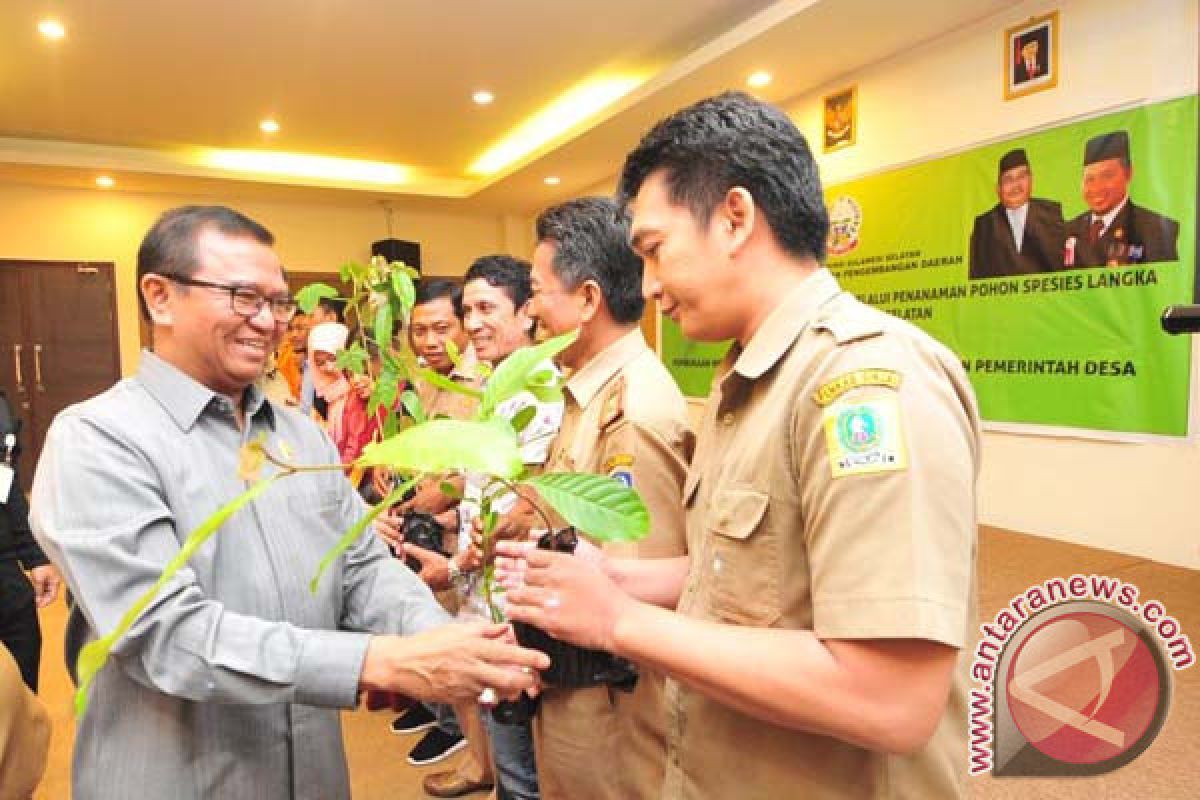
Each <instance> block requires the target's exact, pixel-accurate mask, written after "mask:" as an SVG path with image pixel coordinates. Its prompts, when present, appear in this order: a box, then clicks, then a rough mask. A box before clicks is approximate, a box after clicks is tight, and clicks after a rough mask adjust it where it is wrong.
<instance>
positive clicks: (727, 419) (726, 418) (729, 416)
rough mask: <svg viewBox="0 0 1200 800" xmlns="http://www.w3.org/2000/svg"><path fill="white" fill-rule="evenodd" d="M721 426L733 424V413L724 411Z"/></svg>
mask: <svg viewBox="0 0 1200 800" xmlns="http://www.w3.org/2000/svg"><path fill="white" fill-rule="evenodd" d="M721 424H722V425H732V424H733V412H732V411H726V412H725V413H724V414H722V415H721Z"/></svg>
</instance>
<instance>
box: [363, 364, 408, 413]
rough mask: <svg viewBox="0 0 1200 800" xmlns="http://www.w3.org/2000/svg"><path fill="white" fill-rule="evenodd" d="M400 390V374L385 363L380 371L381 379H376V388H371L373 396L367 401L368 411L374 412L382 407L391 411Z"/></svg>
mask: <svg viewBox="0 0 1200 800" xmlns="http://www.w3.org/2000/svg"><path fill="white" fill-rule="evenodd" d="M399 390H400V376H399V375H397V374H396V373H395V371H394V370H392V369H390V368H389V367H388V365H386V364H385V365H384V367H383V369H382V370H380V372H379V380H377V381H375V388H374V389H372V390H371V398H370V399H369V400H368V401H367V413H368V414H374V413H375V411H376V410H377V409H379V408H380V407H383V408H384V409H387V410H388V411H391V409H392V408H393V407H394V406H395V405H396V393H397V392H398V391H399Z"/></svg>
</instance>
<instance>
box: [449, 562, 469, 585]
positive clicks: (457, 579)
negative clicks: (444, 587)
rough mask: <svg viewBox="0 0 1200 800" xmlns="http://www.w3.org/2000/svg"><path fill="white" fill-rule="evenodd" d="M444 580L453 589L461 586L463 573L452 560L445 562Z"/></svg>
mask: <svg viewBox="0 0 1200 800" xmlns="http://www.w3.org/2000/svg"><path fill="white" fill-rule="evenodd" d="M446 578H447V579H448V580H449V581H450V585H451V586H453V587H454V588H458V587H459V586H462V584H463V580H464V578H465V576H464V575H463V571H462V570H461V569H459V567H458V562H457V561H455V560H454V559H453V558H450V559H447V560H446Z"/></svg>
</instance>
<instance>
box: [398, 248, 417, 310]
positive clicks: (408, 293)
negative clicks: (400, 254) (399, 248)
mask: <svg viewBox="0 0 1200 800" xmlns="http://www.w3.org/2000/svg"><path fill="white" fill-rule="evenodd" d="M397 266H399V267H400V269H396V270H395V271H394V272H392V291H393V292H395V293H396V297H397V299H399V300H400V305H401V306H402V307H403V308H404V317H405V318H406V319H407V318H408V315H409V314H411V313H412V309H413V304H414V303H415V302H416V301H417V287H416V286H415V285H414V284H413V279H412V276H411V275H409V274H408V272H407V271H406V270H407V267H405V265H404V264H402V263H400V262H396V261H394V262H392V267H397Z"/></svg>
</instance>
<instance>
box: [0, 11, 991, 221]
mask: <svg viewBox="0 0 1200 800" xmlns="http://www.w3.org/2000/svg"><path fill="white" fill-rule="evenodd" d="M1006 5H1010V3H1009V2H1006V0H908V1H907V2H905V3H892V2H884V1H883V0H781V1H780V2H770V0H654V2H646V1H645V0H605V2H604V3H593V2H585V1H584V0H566V1H564V0H447V1H446V2H441V3H430V2H404V1H403V0H356V1H355V2H345V0H254V1H253V2H247V0H202V1H201V0H170V2H154V1H152V0H105V2H103V3H96V2H94V0H48V2H41V1H39V2H27V1H26V0H8V2H5V3H3V4H0V181H5V180H7V181H14V182H21V183H34V184H48V185H59V186H89V187H92V188H95V184H94V180H95V177H96V175H98V174H100V173H101V172H103V173H105V174H108V175H111V176H113V177H114V178H115V179H116V181H117V186H116V189H115V190H116V191H120V190H126V191H150V192H175V193H179V192H190V193H201V194H229V193H237V194H239V195H259V196H274V197H294V198H297V199H313V198H318V197H319V198H322V199H325V200H328V201H333V202H341V203H349V204H357V203H374V202H378V201H379V200H380V199H381V198H386V199H389V200H393V201H395V202H396V203H397V204H401V205H413V204H415V205H424V206H432V207H442V208H461V209H463V210H464V211H482V210H488V211H495V212H504V213H525V212H528V211H531V210H533V209H536V208H538V207H540V206H544V205H546V204H547V203H549V202H553V201H555V200H557V199H560V198H562V197H566V196H570V195H571V194H573V193H577V192H578V191H580V190H582V189H584V188H586V187H588V186H591V185H594V184H595V183H597V182H598V181H601V180H604V179H605V178H606V177H608V176H611V175H612V174H613V173H615V172H616V171H617V169H618V168H619V166H620V163H621V159H622V157H623V155H624V153H625V152H626V151H628V149H629V148H630V147H631V146H632V145H633V144H634V143H635V142H636V141H637V139H638V137H639V136H640V134H641V133H642V132H644V131H645V130H646V129H647V127H648V126H649V125H651V124H652V123H653V122H654V121H655V120H656V119H658V118H660V117H661V116H663V115H664V114H666V113H669V112H670V111H671V110H673V109H675V108H678V107H680V106H682V105H684V104H686V103H689V102H692V101H694V100H696V99H699V98H700V97H703V96H706V95H708V94H711V93H713V92H716V91H720V90H722V89H726V88H745V79H746V76H748V75H749V74H750V73H751V72H753V71H755V70H758V69H765V70H768V71H770V72H771V73H772V75H773V80H772V82H771V83H770V84H769V85H768V86H766V87H765V88H762V89H758V90H756V91H758V93H759V94H760V95H762V96H764V97H766V98H767V99H770V100H773V101H783V100H787V99H789V98H792V97H796V96H798V95H800V94H802V93H804V92H805V91H808V90H810V89H812V88H814V87H817V86H820V85H822V84H824V83H826V82H828V81H830V80H832V79H834V78H836V77H837V76H838V75H841V74H844V73H848V72H851V71H853V70H855V69H858V68H860V67H862V66H864V65H866V64H870V63H874V62H876V61H879V60H881V59H884V58H887V57H889V56H891V55H893V54H895V53H897V52H900V51H901V50H903V49H908V48H911V47H913V46H914V45H915V44H919V43H921V42H924V41H927V40H929V39H930V38H933V37H936V36H938V35H940V34H942V33H945V32H946V31H948V30H950V29H953V28H956V27H960V26H962V25H965V24H969V23H971V22H973V21H975V20H977V19H979V18H981V17H983V16H986V15H988V14H991V13H994V12H995V11H997V10H999V9H1000V8H1003V7H1005V6H1006ZM47 17H53V18H55V19H57V20H59V21H60V22H61V23H62V24H63V25H64V26H65V28H66V36H65V37H64V38H63V39H61V40H59V41H49V40H47V39H45V38H44V37H43V36H41V35H40V34H39V33H38V30H37V25H38V22H39V21H40V20H42V19H45V18H47ZM480 89H486V90H488V91H491V92H493V93H494V95H495V101H494V102H493V103H492V104H490V105H487V106H479V105H476V104H475V103H473V102H472V99H471V95H472V93H473V92H474V91H476V90H480ZM581 91H583V92H585V93H587V95H588V97H590V98H591V99H592V100H594V103H593V104H592V106H591V107H590V113H583V112H580V113H579V114H577V115H576V116H574V117H572V118H560V119H556V120H552V121H555V122H556V124H553V125H549V126H548V128H547V130H546V131H544V132H543V134H542V137H541V139H537V138H535V139H531V140H529V141H526V142H524V143H523V146H520V147H517V148H516V149H515V150H514V152H512V153H511V154H510V159H509V162H508V163H503V164H500V165H498V166H497V165H491V166H489V167H487V168H486V169H484V170H481V169H479V168H477V164H476V162H478V161H479V160H480V158H481V156H484V155H485V154H486V153H488V151H489V150H490V149H491V148H493V147H494V146H496V145H497V144H498V143H501V142H502V141H504V140H505V137H506V136H508V135H509V134H510V133H511V132H513V131H514V130H517V129H520V128H521V126H523V125H524V126H526V127H528V126H529V125H530V122H529V120H530V118H532V117H536V116H537V115H538V114H539V113H542V114H543V116H544V115H545V113H547V109H548V107H552V106H553V105H554V103H555V101H556V100H558V99H560V98H564V96H566V97H576V96H578V95H579V93H580V92H581ZM552 111H553V109H551V112H552ZM267 117H270V118H273V119H275V120H277V121H278V122H279V124H280V126H281V130H280V131H279V133H277V134H274V135H267V134H264V133H262V132H261V131H260V130H259V127H258V125H259V121H260V120H262V119H264V118H267ZM217 149H235V150H239V151H242V150H253V151H270V152H287V153H295V154H306V155H314V156H323V157H336V158H342V159H359V160H366V161H370V162H382V163H384V164H386V165H392V166H393V167H395V168H397V170H398V174H397V175H394V176H392V177H391V178H390V180H391V181H392V182H390V183H382V184H381V183H370V182H366V181H363V180H361V179H354V178H346V177H329V176H318V177H314V176H311V175H310V176H308V177H302V176H297V175H282V174H275V173H268V172H266V171H264V169H263V168H260V166H259V165H258V164H257V163H256V165H255V166H254V168H253V170H252V171H250V172H240V171H235V170H234V169H231V168H230V167H229V166H228V164H227V163H226V162H224V161H222V162H220V163H219V164H218V162H216V161H215V157H213V156H212V155H211V154H212V153H213V151H215V150H217ZM548 175H555V176H558V177H559V178H560V179H561V183H560V184H558V185H557V186H553V187H552V186H547V185H546V184H545V183H544V182H543V181H544V178H545V177H546V176H548ZM232 180H236V181H238V183H236V184H231V183H230V181H232ZM97 190H98V189H97ZM98 191H99V190H98Z"/></svg>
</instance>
